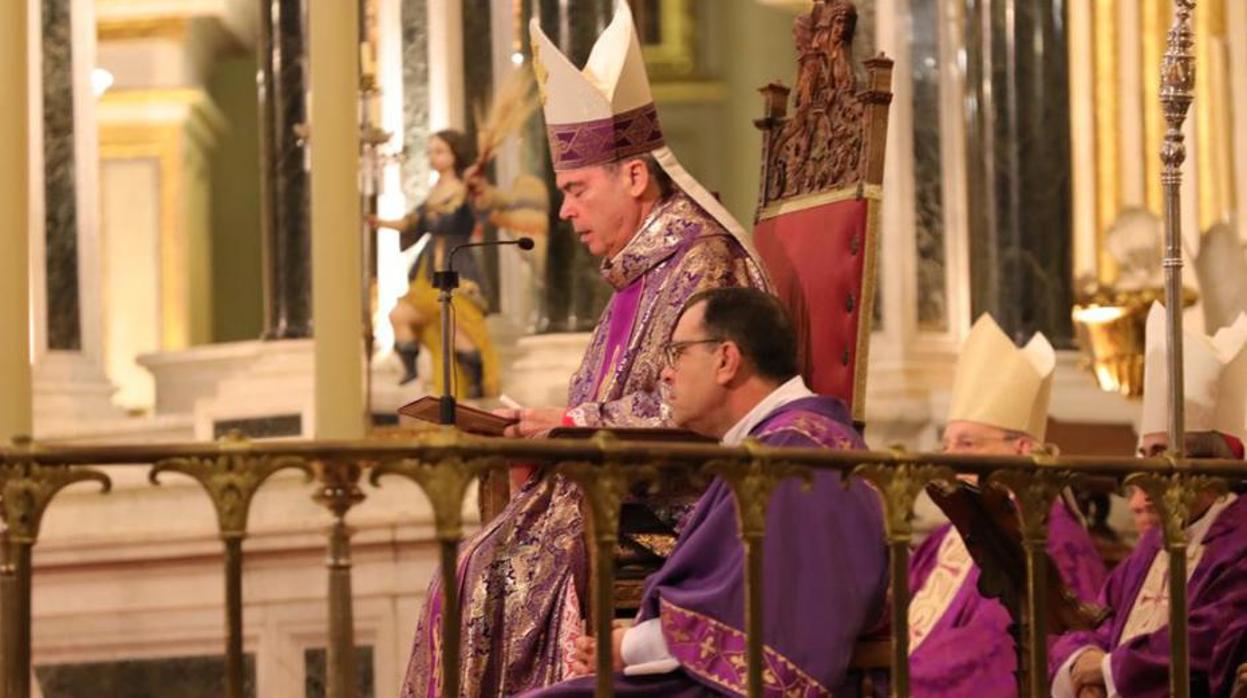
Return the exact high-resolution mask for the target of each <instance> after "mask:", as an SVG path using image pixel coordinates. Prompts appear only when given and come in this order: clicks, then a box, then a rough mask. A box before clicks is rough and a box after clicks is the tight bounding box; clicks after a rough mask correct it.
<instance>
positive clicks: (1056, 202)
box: [965, 0, 1073, 346]
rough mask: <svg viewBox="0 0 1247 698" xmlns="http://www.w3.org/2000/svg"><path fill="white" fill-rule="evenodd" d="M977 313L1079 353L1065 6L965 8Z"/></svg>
mask: <svg viewBox="0 0 1247 698" xmlns="http://www.w3.org/2000/svg"><path fill="white" fill-rule="evenodd" d="M965 42H966V46H965V48H966V110H965V114H966V117H965V118H966V124H965V126H966V133H967V153H966V154H967V157H966V160H967V166H968V167H967V169H968V173H967V179H968V185H969V186H968V192H969V201H968V203H969V214H970V216H969V227H970V248H971V250H973V253H972V258H971V261H970V267H971V284H972V298H973V306H974V308H973V314H974V315H975V316H977V315H978V314H979V313H983V312H990V313H992V314H993V315H994V316H995V317H996V319H997V321H999V322H1000V325H1001V327H1002V328H1004V330H1005V331H1006V332H1008V333H1010V334H1011V335H1013V337H1014V339H1015V340H1019V341H1024V340H1026V339H1028V338H1029V337H1030V335H1031V334H1032V333H1033V332H1035V331H1043V332H1044V333H1045V334H1047V335H1048V337H1049V339H1051V340H1052V341H1053V343H1054V344H1057V345H1058V346H1070V345H1071V343H1072V338H1071V327H1070V307H1071V304H1072V286H1073V282H1072V271H1071V265H1072V247H1073V241H1072V234H1071V226H1072V219H1073V214H1072V198H1071V189H1070V176H1071V174H1070V162H1071V160H1070V159H1071V153H1070V126H1069V65H1068V36H1067V26H1066V23H1065V2H1063V0H1008V1H1007V2H1001V1H1000V0H965Z"/></svg>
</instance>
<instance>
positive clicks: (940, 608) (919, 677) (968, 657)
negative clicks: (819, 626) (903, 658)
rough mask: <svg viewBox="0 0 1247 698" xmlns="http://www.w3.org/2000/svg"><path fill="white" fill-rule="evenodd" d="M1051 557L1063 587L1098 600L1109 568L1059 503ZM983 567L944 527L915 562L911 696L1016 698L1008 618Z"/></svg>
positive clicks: (1051, 518) (1053, 515)
mask: <svg viewBox="0 0 1247 698" xmlns="http://www.w3.org/2000/svg"><path fill="white" fill-rule="evenodd" d="M1047 548H1048V554H1049V555H1050V556H1051V557H1052V560H1053V562H1055V563H1056V566H1057V570H1058V571H1059V572H1060V573H1061V579H1062V580H1063V581H1064V582H1065V584H1066V586H1068V587H1069V588H1070V590H1071V591H1073V592H1074V594H1075V595H1076V596H1077V597H1078V598H1079V599H1080V600H1082V601H1093V600H1094V599H1095V597H1096V594H1097V593H1099V590H1100V586H1101V585H1102V584H1103V582H1104V578H1105V576H1106V572H1105V569H1104V563H1103V562H1102V561H1101V559H1100V557H1099V554H1098V553H1097V552H1096V549H1095V544H1094V543H1093V542H1092V540H1091V536H1090V535H1089V534H1088V533H1087V531H1086V529H1085V528H1084V527H1083V525H1082V524H1081V523H1080V522H1079V521H1078V520H1077V519H1075V517H1074V515H1073V514H1071V513H1070V511H1069V509H1068V508H1067V506H1066V505H1065V503H1064V502H1063V501H1062V500H1060V499H1058V500H1057V501H1056V503H1055V504H1054V505H1053V507H1052V510H1051V512H1050V513H1049V515H1048V546H1047ZM978 579H979V568H978V566H977V565H975V564H974V562H973V560H971V559H970V553H969V551H967V549H966V546H965V542H964V541H963V540H962V538H961V536H960V535H959V534H958V533H957V532H956V531H955V530H954V529H953V527H952V525H951V524H945V525H944V526H942V527H941V528H939V529H936V532H935V533H933V534H932V535H931V536H930V537H929V538H927V539H926V540H925V541H923V542H922V544H921V545H920V546H919V547H918V549H917V550H916V551H914V554H913V557H912V558H911V560H910V568H909V590H910V593H911V595H912V596H911V598H910V604H909V667H910V670H909V676H910V679H909V680H910V693H911V695H913V696H915V697H924V696H961V695H983V696H1001V697H1006V696H1016V695H1017V679H1016V677H1015V675H1014V671H1015V670H1016V669H1017V652H1016V649H1015V647H1014V642H1013V639H1012V637H1011V636H1010V635H1009V631H1008V627H1009V623H1010V620H1009V613H1008V612H1007V611H1006V610H1005V607H1004V606H1003V605H1002V604H1001V603H1000V601H998V600H996V599H987V598H984V597H983V596H982V595H981V594H980V593H979V590H978Z"/></svg>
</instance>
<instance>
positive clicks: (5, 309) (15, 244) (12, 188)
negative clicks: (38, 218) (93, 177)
mask: <svg viewBox="0 0 1247 698" xmlns="http://www.w3.org/2000/svg"><path fill="white" fill-rule="evenodd" d="M28 11H29V10H28V7H27V3H26V2H5V3H0V92H2V93H3V94H6V95H9V96H10V97H12V98H13V106H12V108H9V109H3V110H0V152H3V153H6V155H5V160H6V163H5V166H4V167H0V249H2V250H3V253H2V254H0V331H2V332H3V333H4V341H2V342H0V385H3V386H4V391H5V397H4V399H3V400H0V441H2V442H4V443H6V444H7V443H8V442H9V440H10V439H11V438H13V437H14V436H17V435H21V434H30V433H31V426H32V425H31V384H30V335H29V332H30V322H29V317H28V313H29V307H30V293H29V292H30V288H29V276H28V274H29V266H28V265H29V261H30V260H29V235H30V230H31V225H30V220H29V214H30V211H29V205H30V203H29V202H30V191H29V187H30V171H29V163H30V151H29V147H30V133H29V113H28V110H27V105H28V104H30V103H31V101H30V100H31V99H32V98H33V95H30V94H29V83H28V80H27V67H28V66H29V65H30V63H29V61H30V56H29V55H28V53H27V51H28V48H29V43H28V38H29V37H28V34H27V29H28V26H27V22H28V19H29V15H28Z"/></svg>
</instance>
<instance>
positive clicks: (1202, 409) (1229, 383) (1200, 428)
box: [1049, 304, 1247, 698]
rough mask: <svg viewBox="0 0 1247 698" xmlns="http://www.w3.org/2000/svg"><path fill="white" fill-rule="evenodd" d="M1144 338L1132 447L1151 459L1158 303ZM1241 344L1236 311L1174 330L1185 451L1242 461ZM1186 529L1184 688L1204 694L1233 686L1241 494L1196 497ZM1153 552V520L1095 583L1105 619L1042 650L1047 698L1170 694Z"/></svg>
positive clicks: (1161, 554)
mask: <svg viewBox="0 0 1247 698" xmlns="http://www.w3.org/2000/svg"><path fill="white" fill-rule="evenodd" d="M1146 342H1147V349H1146V353H1145V355H1144V378H1143V416H1142V418H1141V420H1140V427H1139V432H1140V433H1141V434H1142V437H1141V439H1140V446H1139V450H1140V453H1141V454H1142V455H1145V456H1156V455H1161V454H1163V453H1164V452H1165V451H1166V449H1167V447H1168V436H1167V434H1166V428H1167V424H1168V421H1169V409H1168V408H1169V405H1168V401H1167V397H1168V395H1169V390H1168V388H1169V385H1168V383H1169V381H1168V375H1167V366H1168V363H1169V362H1168V346H1167V342H1166V336H1165V318H1164V308H1163V307H1161V306H1160V305H1159V304H1155V305H1153V307H1152V310H1151V312H1150V313H1149V315H1148V321H1147V330H1146ZM1244 349H1247V316H1244V315H1240V316H1239V318H1238V320H1237V321H1236V322H1235V323H1234V324H1233V325H1231V326H1230V327H1226V328H1223V329H1221V330H1220V331H1218V332H1217V333H1216V335H1214V336H1212V337H1205V336H1203V335H1200V334H1196V333H1192V332H1187V333H1186V335H1185V336H1184V337H1183V342H1182V352H1183V357H1184V365H1183V383H1184V391H1185V395H1184V396H1183V400H1184V410H1185V425H1184V426H1185V428H1186V430H1185V433H1186V442H1185V443H1184V444H1183V447H1184V451H1185V453H1186V454H1187V456H1188V457H1192V458H1201V457H1204V458H1207V457H1216V458H1233V457H1239V458H1241V457H1242V451H1241V443H1242V436H1243V434H1244V432H1245V431H1247V428H1245V423H1247V419H1245V417H1247V415H1245V414H1244V412H1245V411H1247V351H1245V350H1244ZM1227 437H1229V438H1227ZM1236 447H1238V448H1239V450H1238V451H1237V452H1235V448H1236ZM1185 531H1186V536H1187V551H1186V556H1187V583H1186V584H1187V603H1188V620H1187V623H1188V656H1189V659H1190V668H1191V690H1192V695H1210V692H1211V690H1212V689H1213V688H1216V689H1218V693H1215V694H1212V695H1225V694H1226V693H1225V692H1227V691H1228V690H1229V687H1228V685H1227V683H1232V679H1231V680H1230V681H1227V680H1226V676H1225V674H1226V673H1227V669H1226V668H1225V667H1224V665H1226V664H1229V663H1230V662H1231V661H1232V660H1233V654H1234V653H1235V651H1236V650H1235V646H1234V644H1233V631H1234V630H1235V628H1234V625H1235V624H1236V623H1239V622H1241V619H1242V618H1243V617H1244V616H1245V615H1247V593H1245V591H1247V499H1244V498H1243V497H1238V496H1236V495H1234V494H1227V495H1225V496H1222V497H1218V496H1216V495H1213V494H1205V495H1203V496H1201V497H1200V498H1199V499H1198V500H1197V501H1196V502H1195V504H1194V505H1193V506H1192V509H1191V512H1190V517H1189V518H1188V520H1187V522H1186V527H1185ZM1163 548H1164V546H1163V542H1162V537H1161V531H1160V530H1159V527H1153V528H1151V529H1150V530H1148V531H1147V532H1146V533H1144V534H1143V535H1142V536H1141V537H1140V539H1139V544H1138V546H1137V547H1136V548H1135V550H1134V552H1132V553H1131V554H1130V556H1129V557H1127V558H1126V559H1125V560H1124V561H1123V562H1122V563H1121V565H1119V566H1118V567H1117V568H1116V569H1114V570H1113V573H1112V574H1111V575H1110V576H1109V578H1108V581H1107V582H1106V583H1105V585H1104V589H1103V592H1102V594H1101V597H1100V603H1101V604H1102V605H1104V606H1105V607H1106V608H1108V609H1109V613H1110V615H1109V616H1108V617H1107V618H1106V619H1105V620H1104V622H1103V623H1101V624H1100V626H1099V627H1097V628H1095V629H1094V630H1091V631H1079V632H1071V633H1066V634H1065V635H1062V636H1061V637H1060V638H1059V639H1058V640H1057V641H1056V643H1055V644H1054V646H1053V648H1052V652H1051V653H1050V655H1049V663H1050V671H1051V672H1052V676H1051V681H1052V695H1053V696H1059V697H1060V698H1084V697H1091V698H1095V697H1097V696H1109V697H1110V698H1111V697H1112V696H1129V697H1130V698H1134V697H1135V696H1139V697H1140V698H1160V697H1161V696H1167V695H1169V666H1170V664H1171V662H1172V660H1171V658H1170V644H1169V554H1168V553H1167V552H1166V551H1165V550H1164V549H1163ZM1218 650H1220V654H1221V657H1220V658H1218V657H1217V654H1218ZM1218 664H1220V666H1218Z"/></svg>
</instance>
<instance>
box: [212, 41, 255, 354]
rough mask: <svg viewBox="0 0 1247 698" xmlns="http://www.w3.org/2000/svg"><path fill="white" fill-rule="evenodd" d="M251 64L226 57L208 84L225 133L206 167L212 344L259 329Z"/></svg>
mask: <svg viewBox="0 0 1247 698" xmlns="http://www.w3.org/2000/svg"><path fill="white" fill-rule="evenodd" d="M255 65H256V58H255V54H254V53H251V52H248V53H244V54H240V55H234V56H228V57H225V58H223V59H222V60H220V61H219V62H218V63H217V64H216V66H215V68H214V70H213V72H212V75H211V77H210V78H209V80H208V93H209V94H210V95H211V96H212V100H213V102H215V103H216V105H217V108H218V109H220V111H221V115H222V117H223V119H224V121H225V126H224V128H225V131H226V133H225V134H224V135H223V136H222V137H221V139H220V143H219V144H218V146H217V149H216V151H215V152H214V153H213V155H212V158H211V165H210V167H211V184H210V187H209V191H210V194H209V196H210V205H209V215H210V220H211V226H212V234H211V240H212V254H211V257H212V259H213V260H214V263H213V264H212V297H213V306H212V341H213V342H232V341H242V340H248V339H256V338H257V337H259V336H260V334H261V331H262V326H263V318H262V316H263V289H262V288H261V284H260V278H261V268H260V264H261V262H260V174H259V168H258V167H257V166H256V163H258V162H259V160H260V146H259V141H258V139H257V137H256V124H257V123H259V115H258V113H257V108H256V99H255Z"/></svg>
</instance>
